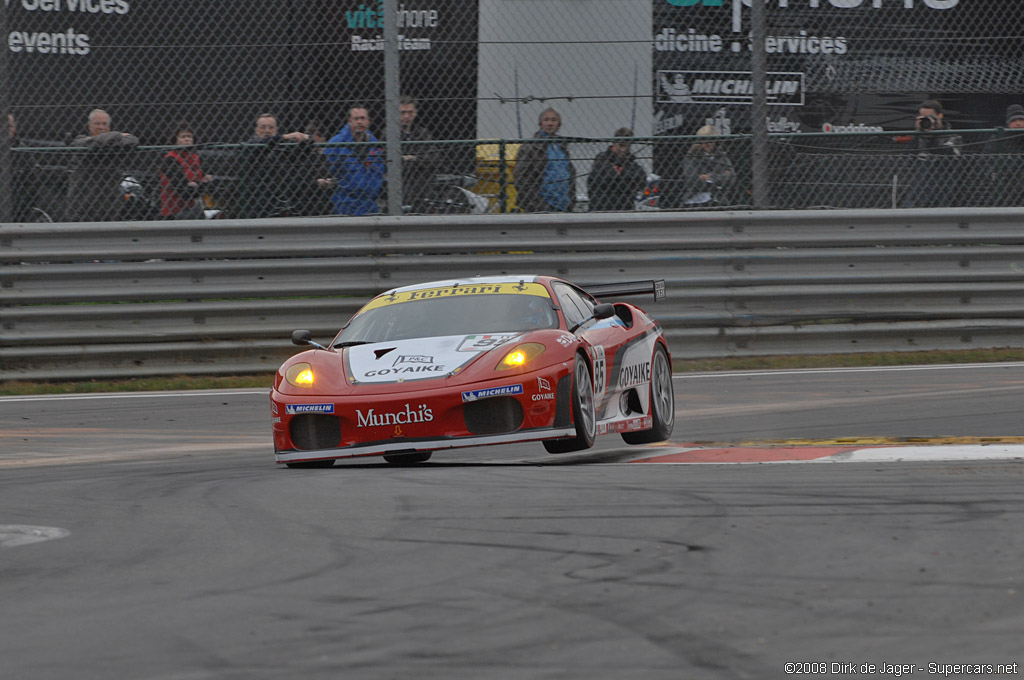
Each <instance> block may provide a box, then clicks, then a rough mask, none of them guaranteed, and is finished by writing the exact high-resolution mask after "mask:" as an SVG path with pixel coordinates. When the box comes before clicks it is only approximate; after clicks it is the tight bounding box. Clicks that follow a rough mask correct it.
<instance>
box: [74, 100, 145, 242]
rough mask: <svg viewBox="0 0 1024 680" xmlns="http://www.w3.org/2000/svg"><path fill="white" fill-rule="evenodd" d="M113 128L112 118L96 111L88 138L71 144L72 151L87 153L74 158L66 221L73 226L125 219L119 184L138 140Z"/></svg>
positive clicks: (90, 115) (76, 155)
mask: <svg viewBox="0 0 1024 680" xmlns="http://www.w3.org/2000/svg"><path fill="white" fill-rule="evenodd" d="M110 124H111V119H110V114H108V113H107V112H106V111H103V110H102V109H93V110H92V111H90V112H89V119H88V125H87V129H88V134H86V135H81V136H79V137H76V138H75V139H74V140H72V142H71V146H73V147H79V148H84V149H86V151H84V152H79V153H75V154H73V155H72V157H71V175H70V177H69V180H68V203H67V217H68V219H69V220H71V221H73V222H75V221H78V222H106V221H111V220H117V219H120V218H121V217H122V215H123V209H124V197H123V196H122V195H121V191H120V184H121V180H122V179H123V178H124V176H125V169H126V165H127V161H128V160H129V158H130V155H131V153H132V152H134V151H135V149H136V148H137V147H138V145H139V140H138V138H137V137H135V135H132V134H129V133H127V132H115V131H111V129H110Z"/></svg>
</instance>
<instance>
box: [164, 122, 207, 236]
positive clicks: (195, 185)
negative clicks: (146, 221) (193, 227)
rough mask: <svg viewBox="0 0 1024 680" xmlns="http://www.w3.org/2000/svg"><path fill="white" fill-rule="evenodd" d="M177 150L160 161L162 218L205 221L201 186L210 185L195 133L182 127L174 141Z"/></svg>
mask: <svg viewBox="0 0 1024 680" xmlns="http://www.w3.org/2000/svg"><path fill="white" fill-rule="evenodd" d="M171 143H172V144H174V145H175V146H176V147H177V148H175V149H173V150H171V151H168V152H167V153H166V154H164V157H163V158H162V159H160V217H161V218H163V219H165V220H201V219H203V202H202V192H201V188H202V185H203V184H205V183H206V182H207V181H209V177H207V176H206V175H204V174H203V169H202V168H201V167H200V165H199V155H198V154H197V153H196V152H195V143H196V138H195V133H194V132H193V131H192V128H191V127H189V126H188V125H186V124H185V123H181V124H179V125H178V127H177V129H176V130H175V131H174V138H173V139H172V140H171Z"/></svg>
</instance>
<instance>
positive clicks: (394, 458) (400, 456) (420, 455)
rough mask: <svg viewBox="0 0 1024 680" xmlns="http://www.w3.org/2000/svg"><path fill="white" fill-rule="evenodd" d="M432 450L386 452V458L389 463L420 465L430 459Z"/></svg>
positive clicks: (403, 465) (402, 465)
mask: <svg viewBox="0 0 1024 680" xmlns="http://www.w3.org/2000/svg"><path fill="white" fill-rule="evenodd" d="M432 453H433V452H432V451H417V452H416V453H392V454H385V455H384V460H385V461H386V462H387V464H388V465H395V466H398V467H405V466H408V465H419V464H420V463H426V462H427V461H428V460H430V456H431V454H432Z"/></svg>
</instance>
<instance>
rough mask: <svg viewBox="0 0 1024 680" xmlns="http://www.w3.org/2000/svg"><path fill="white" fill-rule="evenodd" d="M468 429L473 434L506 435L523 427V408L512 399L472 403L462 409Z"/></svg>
mask: <svg viewBox="0 0 1024 680" xmlns="http://www.w3.org/2000/svg"><path fill="white" fill-rule="evenodd" d="M462 413H463V416H464V417H465V419H466V429H467V430H469V431H470V432H472V433H473V434H504V433H506V432H515V431H516V430H518V429H519V428H520V427H522V426H523V407H522V406H520V405H519V402H518V401H516V400H515V399H513V398H512V397H494V398H492V399H481V400H480V401H471V402H469V403H468V404H465V405H464V406H463V407H462Z"/></svg>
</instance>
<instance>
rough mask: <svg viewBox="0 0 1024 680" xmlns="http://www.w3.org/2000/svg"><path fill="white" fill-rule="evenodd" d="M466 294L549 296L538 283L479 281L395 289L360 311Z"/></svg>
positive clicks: (372, 301) (545, 289)
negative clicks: (457, 284) (479, 282)
mask: <svg viewBox="0 0 1024 680" xmlns="http://www.w3.org/2000/svg"><path fill="white" fill-rule="evenodd" d="M467 295H535V296H537V297H543V298H550V297H551V296H550V295H548V290H547V288H545V287H544V286H542V285H541V284H539V283H481V284H476V285H467V286H445V287H443V288H420V289H418V290H403V291H396V292H394V293H392V294H391V295H386V296H381V297H379V298H377V299H375V300H371V301H370V303H369V304H367V305H366V306H365V307H363V309H362V311H364V312H365V311H367V310H370V309H375V308H377V307H384V306H386V305H396V304H400V303H402V302H415V301H417V300H436V299H439V298H456V297H465V296H467Z"/></svg>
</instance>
